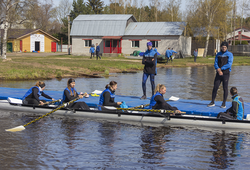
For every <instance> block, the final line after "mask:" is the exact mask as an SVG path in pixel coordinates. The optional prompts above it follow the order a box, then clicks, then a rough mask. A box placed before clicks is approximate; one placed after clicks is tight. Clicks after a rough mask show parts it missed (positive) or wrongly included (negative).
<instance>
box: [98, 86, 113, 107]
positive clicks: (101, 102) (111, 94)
mask: <svg viewBox="0 0 250 170" xmlns="http://www.w3.org/2000/svg"><path fill="white" fill-rule="evenodd" d="M106 91H108V92H109V94H110V98H115V93H112V92H111V90H110V89H109V88H106V89H105V90H104V91H103V92H102V94H101V96H100V100H99V105H100V106H102V105H103V102H104V96H103V94H104V93H105V92H106Z"/></svg>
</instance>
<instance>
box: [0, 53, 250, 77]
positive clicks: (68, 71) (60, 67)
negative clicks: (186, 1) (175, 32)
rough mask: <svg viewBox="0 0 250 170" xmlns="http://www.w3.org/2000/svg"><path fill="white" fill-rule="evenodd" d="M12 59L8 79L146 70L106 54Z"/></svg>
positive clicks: (4, 69)
mask: <svg viewBox="0 0 250 170" xmlns="http://www.w3.org/2000/svg"><path fill="white" fill-rule="evenodd" d="M7 58H11V59H12V60H8V61H5V62H3V60H0V78H2V79H8V80H26V79H48V78H62V77H66V76H72V77H77V76H80V75H81V74H82V73H84V74H94V73H97V74H100V75H104V76H108V75H109V73H111V72H122V71H130V70H131V71H136V70H142V69H143V67H144V65H142V64H141V59H138V60H131V59H126V58H124V57H123V56H121V55H120V56H118V57H102V59H101V60H95V59H89V57H87V56H72V55H57V56H47V57H38V56H34V57H33V56H8V57H7ZM165 62H166V61H163V62H162V63H158V64H157V66H158V67H165V66H166V65H165ZM213 64H214V57H212V56H208V57H207V58H202V57H198V58H197V62H196V63H194V59H193V58H184V59H174V60H173V63H169V64H168V65H167V67H188V66H199V65H211V66H212V65H213ZM233 65H234V66H240V65H250V57H246V56H235V57H234V63H233Z"/></svg>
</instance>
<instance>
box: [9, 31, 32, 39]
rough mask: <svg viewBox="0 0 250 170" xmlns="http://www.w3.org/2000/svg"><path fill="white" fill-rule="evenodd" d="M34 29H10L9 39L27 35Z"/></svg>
mask: <svg viewBox="0 0 250 170" xmlns="http://www.w3.org/2000/svg"><path fill="white" fill-rule="evenodd" d="M32 31H34V29H8V35H7V36H8V39H17V38H18V37H21V36H23V35H26V34H28V33H30V32H32Z"/></svg>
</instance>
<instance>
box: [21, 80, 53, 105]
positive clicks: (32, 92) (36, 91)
mask: <svg viewBox="0 0 250 170" xmlns="http://www.w3.org/2000/svg"><path fill="white" fill-rule="evenodd" d="M44 89H45V83H44V82H42V81H38V82H36V84H35V86H33V87H31V88H30V89H29V90H28V91H27V92H26V93H25V95H24V96H23V98H22V100H23V101H22V102H23V104H33V105H39V104H40V105H44V103H45V102H46V101H45V100H40V99H39V97H40V96H43V97H45V98H47V99H51V100H54V99H53V98H52V97H50V96H49V95H47V94H45V93H44V92H43V91H44Z"/></svg>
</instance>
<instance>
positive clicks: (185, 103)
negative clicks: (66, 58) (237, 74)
mask: <svg viewBox="0 0 250 170" xmlns="http://www.w3.org/2000/svg"><path fill="white" fill-rule="evenodd" d="M26 92H27V89H17V88H6V87H0V100H7V99H8V97H12V98H17V99H22V97H23V95H24V94H25V93H26ZM62 93H63V92H62V91H47V90H46V94H49V95H50V96H51V97H53V98H55V99H61V98H62ZM41 99H43V100H47V99H45V98H43V97H41ZM115 100H116V101H125V102H126V104H127V105H128V106H129V107H135V106H139V105H145V104H149V102H150V100H149V98H148V100H140V97H136V96H122V95H116V99H115ZM79 101H84V102H86V103H87V104H88V105H89V106H90V107H97V105H98V103H99V97H92V96H90V97H89V98H83V99H80V100H79ZM209 102H210V101H201V100H185V99H179V100H178V101H169V104H171V105H172V106H175V107H177V108H178V109H179V110H181V111H183V112H186V114H188V115H201V116H211V117H216V116H217V114H218V113H219V112H224V111H226V109H222V108H220V105H221V103H222V102H221V101H218V102H215V107H207V104H208V103H209ZM226 106H227V108H229V107H231V102H227V103H226ZM247 114H250V104H249V103H245V116H244V118H246V115H247Z"/></svg>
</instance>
